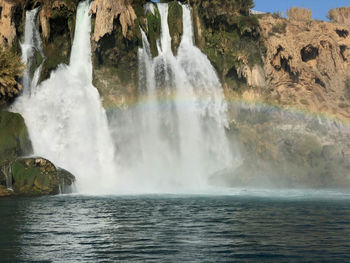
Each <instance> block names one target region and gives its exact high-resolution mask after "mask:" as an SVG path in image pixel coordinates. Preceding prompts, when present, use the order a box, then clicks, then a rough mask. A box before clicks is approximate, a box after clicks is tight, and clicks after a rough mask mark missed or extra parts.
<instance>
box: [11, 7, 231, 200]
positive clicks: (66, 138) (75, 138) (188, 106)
mask: <svg viewBox="0 0 350 263" xmlns="http://www.w3.org/2000/svg"><path fill="white" fill-rule="evenodd" d="M158 8H159V11H160V14H161V21H162V25H161V37H160V39H159V41H158V52H159V55H158V56H157V57H156V58H152V56H151V52H150V48H149V43H148V40H147V37H146V35H145V34H144V32H142V37H143V48H142V49H140V50H139V78H140V86H139V94H138V95H139V98H140V101H139V106H138V107H133V108H129V109H128V110H125V111H119V112H118V111H117V110H115V111H114V112H113V113H112V114H111V125H112V130H111V132H112V136H113V140H112V137H111V134H110V131H109V127H108V124H107V119H106V114H105V111H104V109H103V108H102V105H101V101H100V98H99V94H98V92H97V90H96V88H95V87H93V86H92V63H91V47H90V28H91V25H90V22H91V19H90V17H89V15H88V12H89V4H88V1H85V2H82V3H80V4H79V7H78V14H77V21H76V29H75V39H74V43H73V47H72V52H71V58H70V64H69V65H68V66H67V65H60V66H59V67H58V69H57V70H56V71H54V72H52V74H51V76H50V79H48V80H46V81H45V82H43V83H41V85H39V86H36V81H37V79H38V77H39V75H40V70H41V68H40V67H39V68H38V69H37V71H36V72H35V74H34V76H28V80H32V84H29V83H30V82H27V84H26V85H25V89H27V90H29V92H27V93H24V95H23V96H21V98H20V99H19V100H17V102H16V104H15V105H14V107H13V110H14V111H17V112H20V113H21V114H22V115H23V116H24V118H25V120H26V123H27V126H28V129H29V133H30V137H31V139H32V143H33V147H34V152H35V155H38V156H42V157H45V158H47V159H49V160H51V161H52V162H53V163H55V164H56V165H58V166H60V167H62V168H65V169H67V170H69V171H70V172H72V173H73V174H74V175H75V176H76V178H77V183H76V186H77V190H78V192H79V193H87V194H96V193H97V194H98V193H101V194H109V193H110V194H113V193H150V192H163V193H164V192H172V193H174V192H175V193H179V192H192V193H195V192H203V191H204V192H205V191H206V190H208V189H210V188H211V187H210V185H209V184H208V179H209V177H210V176H211V175H213V174H214V173H216V172H218V171H221V170H224V169H226V168H229V167H230V166H232V163H233V155H232V153H231V151H230V147H231V146H230V144H229V142H228V140H227V139H226V135H225V128H226V127H227V118H226V111H227V108H226V103H225V101H224V96H223V90H222V87H221V85H220V82H219V80H218V77H217V75H216V73H215V70H214V68H213V67H212V66H211V64H210V62H209V60H208V59H207V57H206V56H205V55H204V54H202V53H201V51H200V50H199V49H198V48H197V47H195V45H194V42H193V25H192V18H191V10H190V8H189V7H187V6H183V27H184V34H183V38H182V41H181V44H180V47H179V50H178V55H177V57H175V56H174V55H173V53H172V50H171V37H170V34H169V28H168V21H167V16H168V5H167V4H158ZM31 12H33V13H34V11H31ZM31 12H28V13H27V16H28V19H27V23H26V27H27V26H28V28H29V29H28V32H37V28H36V27H35V24H36V23H35V22H33V21H35V15H34V16H32V13H31ZM36 12H37V11H36ZM26 32H27V30H26ZM35 34H36V33H35ZM27 38H33V39H36V38H37V36H36V37H34V36H33V35H30V34H26V35H25V43H27V42H28V43H30V41H31V40H30V39H27ZM38 43H39V42H38ZM33 56H34V53H33V52H32V53H27V52H23V60H24V61H26V62H27V64H28V65H29V64H30V63H32V60H33ZM33 83H34V84H33ZM114 146H116V155H117V156H116V158H115V151H114ZM117 160H118V169H117ZM117 170H118V171H117Z"/></svg>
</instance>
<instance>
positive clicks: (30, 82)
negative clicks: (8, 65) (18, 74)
mask: <svg viewBox="0 0 350 263" xmlns="http://www.w3.org/2000/svg"><path fill="white" fill-rule="evenodd" d="M38 11H39V7H38V8H35V9H33V10H30V11H27V12H26V21H25V27H24V41H23V43H21V51H22V62H23V63H24V64H25V65H26V69H25V71H24V74H23V78H22V85H23V92H24V93H25V94H26V95H27V94H29V93H30V92H31V90H32V89H33V88H34V87H36V85H37V83H38V80H39V77H40V73H41V68H42V63H41V65H40V66H39V67H38V68H37V69H35V71H34V69H33V67H34V66H35V63H34V62H35V59H36V56H38V53H39V55H40V56H41V57H42V58H44V52H43V50H42V43H41V38H40V33H39V30H38V27H37V20H38Z"/></svg>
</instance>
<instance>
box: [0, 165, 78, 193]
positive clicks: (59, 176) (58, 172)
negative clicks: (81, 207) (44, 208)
mask: <svg viewBox="0 0 350 263" xmlns="http://www.w3.org/2000/svg"><path fill="white" fill-rule="evenodd" d="M0 170H1V174H0V197H4V196H13V195H15V196H40V195H55V194H59V193H60V188H61V187H62V188H63V187H67V186H72V184H73V183H74V180H75V178H74V176H73V175H71V174H70V173H69V172H67V171H65V170H62V169H59V168H56V167H55V166H54V165H53V164H52V163H51V162H50V161H48V160H46V159H43V158H25V159H17V160H14V161H11V162H6V163H4V164H3V165H1V167H0Z"/></svg>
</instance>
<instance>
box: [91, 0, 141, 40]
mask: <svg viewBox="0 0 350 263" xmlns="http://www.w3.org/2000/svg"><path fill="white" fill-rule="evenodd" d="M131 2H132V1H130V0H120V1H109V0H95V1H94V2H93V3H92V6H91V14H95V15H96V21H95V28H94V32H93V37H92V39H93V40H94V41H96V42H98V41H99V40H100V39H101V38H102V37H104V36H105V35H106V34H111V33H112V31H113V29H114V27H113V25H114V20H115V19H117V18H118V17H119V23H120V25H121V27H122V33H123V36H124V37H127V33H128V30H129V28H130V27H132V26H133V25H134V21H135V19H136V14H135V11H134V9H133V7H132V6H131Z"/></svg>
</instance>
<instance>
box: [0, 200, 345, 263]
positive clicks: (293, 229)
mask: <svg viewBox="0 0 350 263" xmlns="http://www.w3.org/2000/svg"><path fill="white" fill-rule="evenodd" d="M0 261H1V262H116V261H118V262H120V261H124V262H181V261H184V262H236V261H237V262H350V199H339V200H336V199H332V200H327V198H323V199H312V200H311V199H293V198H292V199H286V198H284V199H280V198H267V197H264V198H261V197H248V196H245V197H243V196H231V197H227V196H226V197H203V196H197V197H191V196H187V197H176V196H139V197H82V196H59V197H42V198H23V199H0Z"/></svg>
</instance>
